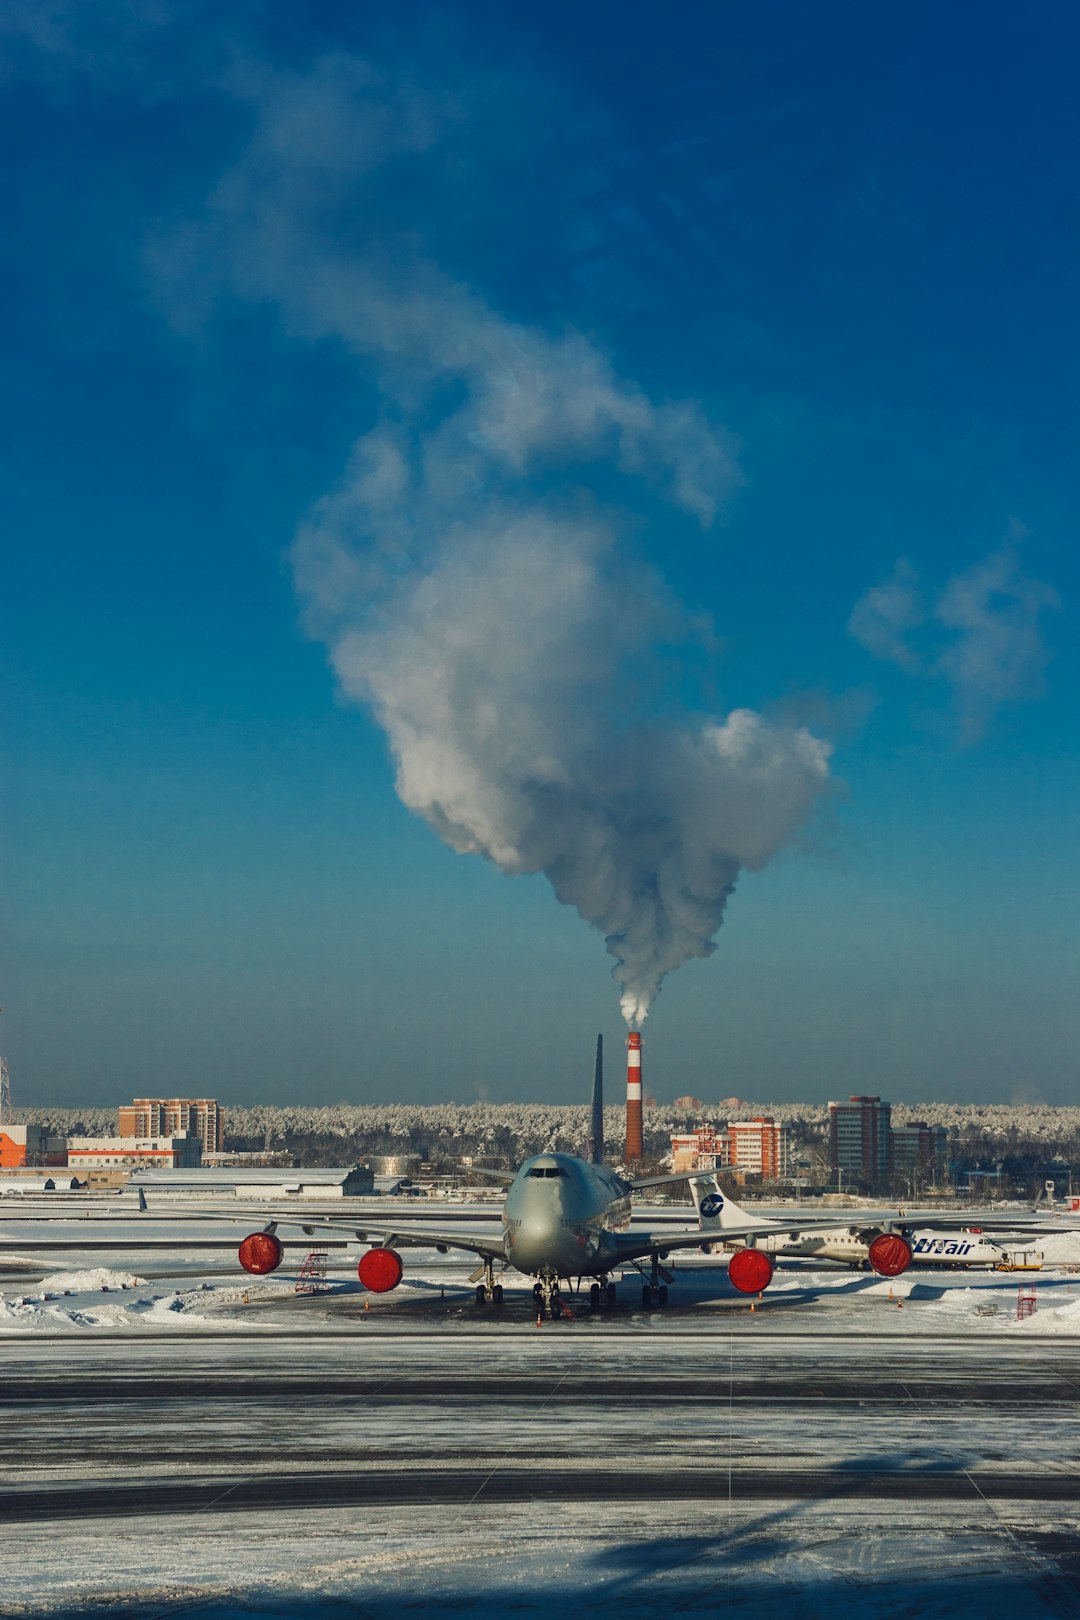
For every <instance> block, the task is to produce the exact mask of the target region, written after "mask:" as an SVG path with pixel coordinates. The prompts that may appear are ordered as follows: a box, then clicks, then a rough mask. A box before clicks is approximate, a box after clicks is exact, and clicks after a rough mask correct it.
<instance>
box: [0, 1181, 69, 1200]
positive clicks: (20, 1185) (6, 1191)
mask: <svg viewBox="0 0 1080 1620" xmlns="http://www.w3.org/2000/svg"><path fill="white" fill-rule="evenodd" d="M81 1186H82V1183H81V1182H80V1181H79V1179H78V1177H77V1176H0V1198H10V1197H16V1198H17V1197H24V1198H25V1197H26V1196H27V1195H28V1194H31V1193H48V1192H76V1191H77V1190H78V1188H79V1187H81Z"/></svg>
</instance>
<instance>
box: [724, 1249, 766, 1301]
mask: <svg viewBox="0 0 1080 1620" xmlns="http://www.w3.org/2000/svg"><path fill="white" fill-rule="evenodd" d="M727 1274H728V1278H729V1280H730V1282H731V1285H732V1287H733V1288H737V1289H738V1290H739V1293H740V1294H760V1293H761V1291H762V1289H763V1288H768V1286H769V1284H770V1283H771V1282H772V1278H773V1263H772V1261H771V1260H770V1259H769V1257H768V1255H767V1254H766V1253H765V1251H764V1249H736V1250H735V1253H734V1254H733V1255H732V1257H731V1259H730V1260H729V1261H728V1268H727Z"/></svg>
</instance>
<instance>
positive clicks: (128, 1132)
mask: <svg viewBox="0 0 1080 1620" xmlns="http://www.w3.org/2000/svg"><path fill="white" fill-rule="evenodd" d="M185 1131H194V1132H195V1135H196V1136H197V1137H199V1139H200V1140H201V1142H202V1150H203V1152H204V1153H220V1152H221V1137H222V1132H221V1110H220V1108H219V1107H218V1105H217V1103H216V1102H215V1101H214V1100H213V1099H212V1098H210V1097H136V1099H135V1101H134V1102H133V1103H132V1104H131V1106H130V1107H129V1108H121V1109H120V1123H119V1133H120V1135H121V1136H141V1137H151V1136H182V1135H183V1134H184V1132H185Z"/></svg>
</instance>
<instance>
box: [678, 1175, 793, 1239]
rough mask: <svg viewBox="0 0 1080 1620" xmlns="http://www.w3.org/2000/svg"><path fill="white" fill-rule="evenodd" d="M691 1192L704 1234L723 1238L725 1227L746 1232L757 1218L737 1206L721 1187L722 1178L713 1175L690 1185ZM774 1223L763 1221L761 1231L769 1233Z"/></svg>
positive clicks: (699, 1224)
mask: <svg viewBox="0 0 1080 1620" xmlns="http://www.w3.org/2000/svg"><path fill="white" fill-rule="evenodd" d="M690 1192H691V1195H692V1197H693V1200H694V1205H695V1207H696V1209H697V1213H698V1226H699V1227H700V1228H701V1230H702V1231H703V1232H709V1233H710V1234H714V1235H715V1236H717V1237H721V1238H722V1237H723V1234H724V1229H725V1227H732V1226H738V1227H740V1228H741V1229H742V1231H744V1232H745V1230H746V1228H747V1227H748V1226H753V1225H754V1224H755V1222H756V1217H755V1216H753V1215H751V1214H749V1213H748V1211H746V1210H745V1209H743V1208H742V1207H741V1206H740V1205H739V1204H737V1203H736V1202H735V1200H734V1198H732V1197H731V1195H730V1194H729V1193H726V1192H724V1191H723V1189H722V1188H721V1186H720V1177H719V1176H716V1175H713V1176H709V1177H707V1178H705V1179H702V1180H699V1181H692V1182H691V1183H690ZM773 1226H774V1222H772V1221H762V1222H761V1229H762V1231H763V1232H769V1231H771V1230H772V1229H773Z"/></svg>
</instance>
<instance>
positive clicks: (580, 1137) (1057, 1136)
mask: <svg viewBox="0 0 1080 1620" xmlns="http://www.w3.org/2000/svg"><path fill="white" fill-rule="evenodd" d="M223 1113H224V1124H225V1146H226V1147H227V1148H233V1149H261V1148H267V1147H270V1148H276V1149H283V1148H284V1149H289V1150H291V1151H293V1152H295V1153H297V1154H299V1155H300V1156H302V1157H303V1159H304V1160H305V1162H307V1163H309V1164H319V1163H324V1164H326V1163H342V1162H345V1163H348V1162H352V1161H353V1160H355V1159H357V1158H362V1157H363V1156H364V1155H365V1154H417V1155H420V1156H421V1157H423V1158H430V1159H439V1158H444V1157H457V1156H459V1155H471V1156H483V1157H488V1158H491V1157H493V1158H505V1159H507V1160H509V1161H510V1162H511V1163H514V1162H518V1161H520V1160H521V1159H523V1158H526V1157H528V1155H529V1154H530V1153H537V1152H540V1151H541V1150H543V1149H550V1148H556V1149H561V1150H563V1151H567V1152H577V1153H580V1152H582V1151H583V1149H584V1147H585V1141H586V1135H587V1132H588V1109H587V1108H584V1107H582V1106H574V1107H556V1106H552V1105H550V1104H546V1103H467V1104H457V1103H443V1104H439V1105H437V1106H420V1105H416V1104H410V1103H387V1104H380V1105H372V1106H357V1105H354V1104H351V1103H338V1104H335V1105H333V1106H332V1107H326V1108H272V1107H268V1106H258V1107H254V1108H239V1107H231V1106H228V1105H226V1106H224V1109H223ZM761 1114H767V1115H771V1116H772V1117H773V1118H774V1119H778V1120H782V1121H784V1122H786V1123H788V1124H789V1125H790V1126H791V1127H792V1132H793V1136H794V1139H795V1142H796V1144H797V1145H799V1146H803V1147H806V1148H808V1149H811V1150H812V1149H813V1148H815V1147H817V1148H819V1149H820V1145H821V1143H822V1140H823V1138H824V1137H825V1134H826V1131H827V1126H828V1108H827V1105H826V1104H825V1103H752V1102H747V1103H740V1105H739V1107H738V1109H733V1108H732V1106H731V1103H730V1101H729V1102H727V1103H723V1104H713V1105H706V1106H705V1107H703V1108H702V1109H701V1110H700V1112H694V1113H690V1112H687V1111H686V1110H683V1109H676V1108H674V1107H672V1106H671V1105H670V1104H664V1103H661V1104H658V1105H656V1106H654V1107H651V1108H647V1109H646V1111H645V1146H646V1153H647V1154H648V1155H649V1156H650V1157H660V1156H661V1155H662V1154H664V1153H666V1152H667V1151H668V1147H669V1140H668V1139H669V1137H670V1136H671V1135H672V1134H673V1133H674V1132H677V1131H684V1130H687V1129H689V1128H691V1127H692V1126H694V1125H697V1124H699V1123H701V1122H702V1121H704V1120H708V1121H710V1122H712V1123H715V1124H719V1123H722V1122H724V1121H725V1120H727V1119H735V1118H754V1117H755V1116H757V1115H761ZM16 1118H17V1119H18V1120H19V1121H26V1122H31V1121H32V1122H34V1123H37V1124H40V1125H43V1126H45V1128H46V1129H47V1130H49V1131H51V1132H54V1133H55V1134H57V1135H62V1136H81V1135H87V1136H111V1135H114V1134H115V1132H116V1128H117V1115H116V1110H115V1109H111V1108H66V1109H63V1108H52V1109H29V1108H23V1109H17V1110H16ZM892 1118H893V1124H894V1125H905V1124H908V1123H910V1122H911V1121H913V1120H925V1121H926V1122H927V1124H929V1125H944V1126H945V1127H946V1128H947V1129H948V1131H949V1134H950V1155H951V1157H953V1158H954V1159H955V1160H956V1161H958V1162H962V1163H966V1164H970V1165H975V1164H977V1163H980V1162H982V1161H984V1160H994V1159H998V1160H1000V1159H1002V1158H1006V1157H1017V1156H1022V1157H1028V1158H1032V1159H1046V1160H1050V1159H1055V1158H1056V1159H1059V1160H1063V1161H1066V1162H1073V1161H1075V1162H1077V1163H1080V1108H1052V1107H1050V1106H1049V1105H1046V1104H1040V1103H1026V1104H1023V1105H1004V1106H1002V1105H993V1104H957V1103H918V1104H914V1105H912V1104H906V1103H894V1104H893V1113H892ZM624 1126H625V1118H624V1113H623V1110H622V1108H621V1107H610V1108H608V1109H606V1110H605V1131H606V1133H607V1137H608V1141H609V1143H610V1144H611V1146H612V1148H615V1147H616V1146H617V1144H618V1143H620V1142H621V1140H622V1134H623V1130H624Z"/></svg>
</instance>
